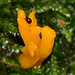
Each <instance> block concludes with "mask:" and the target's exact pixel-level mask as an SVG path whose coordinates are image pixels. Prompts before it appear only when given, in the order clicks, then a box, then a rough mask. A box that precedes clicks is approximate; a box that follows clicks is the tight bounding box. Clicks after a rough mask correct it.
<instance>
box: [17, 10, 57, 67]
mask: <svg viewBox="0 0 75 75" xmlns="http://www.w3.org/2000/svg"><path fill="white" fill-rule="evenodd" d="M27 20H28V21H27ZM17 21H18V28H19V32H20V35H21V37H22V39H23V41H24V44H25V47H24V48H23V49H22V54H21V55H20V56H19V62H20V64H21V65H22V66H23V67H24V68H30V67H33V66H35V65H36V66H39V65H41V64H42V62H43V61H44V60H45V59H46V58H47V57H48V56H49V55H50V54H51V52H52V48H53V45H54V39H55V37H56V33H55V31H54V30H53V29H51V28H49V27H48V26H45V27H39V26H37V20H36V18H35V11H32V12H31V13H30V14H29V16H28V19H26V16H25V13H24V11H23V10H18V18H17ZM40 33H41V37H42V38H40V36H39V35H40Z"/></svg>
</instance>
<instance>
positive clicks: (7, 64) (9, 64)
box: [1, 61, 25, 69]
mask: <svg viewBox="0 0 75 75" xmlns="http://www.w3.org/2000/svg"><path fill="white" fill-rule="evenodd" d="M1 63H3V64H7V65H11V66H16V67H19V68H22V69H25V68H24V67H23V66H20V65H17V64H11V63H8V62H4V61H1Z"/></svg>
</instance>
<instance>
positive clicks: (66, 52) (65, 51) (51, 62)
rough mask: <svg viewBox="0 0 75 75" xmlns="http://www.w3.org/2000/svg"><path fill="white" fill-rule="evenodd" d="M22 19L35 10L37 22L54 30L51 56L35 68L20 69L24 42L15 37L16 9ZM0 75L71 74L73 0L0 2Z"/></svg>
mask: <svg viewBox="0 0 75 75" xmlns="http://www.w3.org/2000/svg"><path fill="white" fill-rule="evenodd" d="M18 9H23V10H24V11H25V13H26V16H28V14H29V13H30V12H31V10H35V11H36V18H37V23H38V25H39V26H41V27H43V26H46V25H48V26H49V27H50V28H52V29H54V30H55V31H56V38H55V44H54V47H53V51H52V53H51V55H50V56H49V57H48V58H47V59H46V60H45V61H44V62H43V64H42V66H39V67H38V68H36V67H34V68H29V69H25V70H24V69H20V68H18V67H15V66H9V65H5V64H2V63H1V61H5V62H10V63H13V64H18V65H20V64H19V62H18V56H19V55H20V54H21V52H22V48H23V46H24V43H23V41H22V38H21V36H20V34H19V30H18V24H17V10H18ZM0 75H75V0H0Z"/></svg>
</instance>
